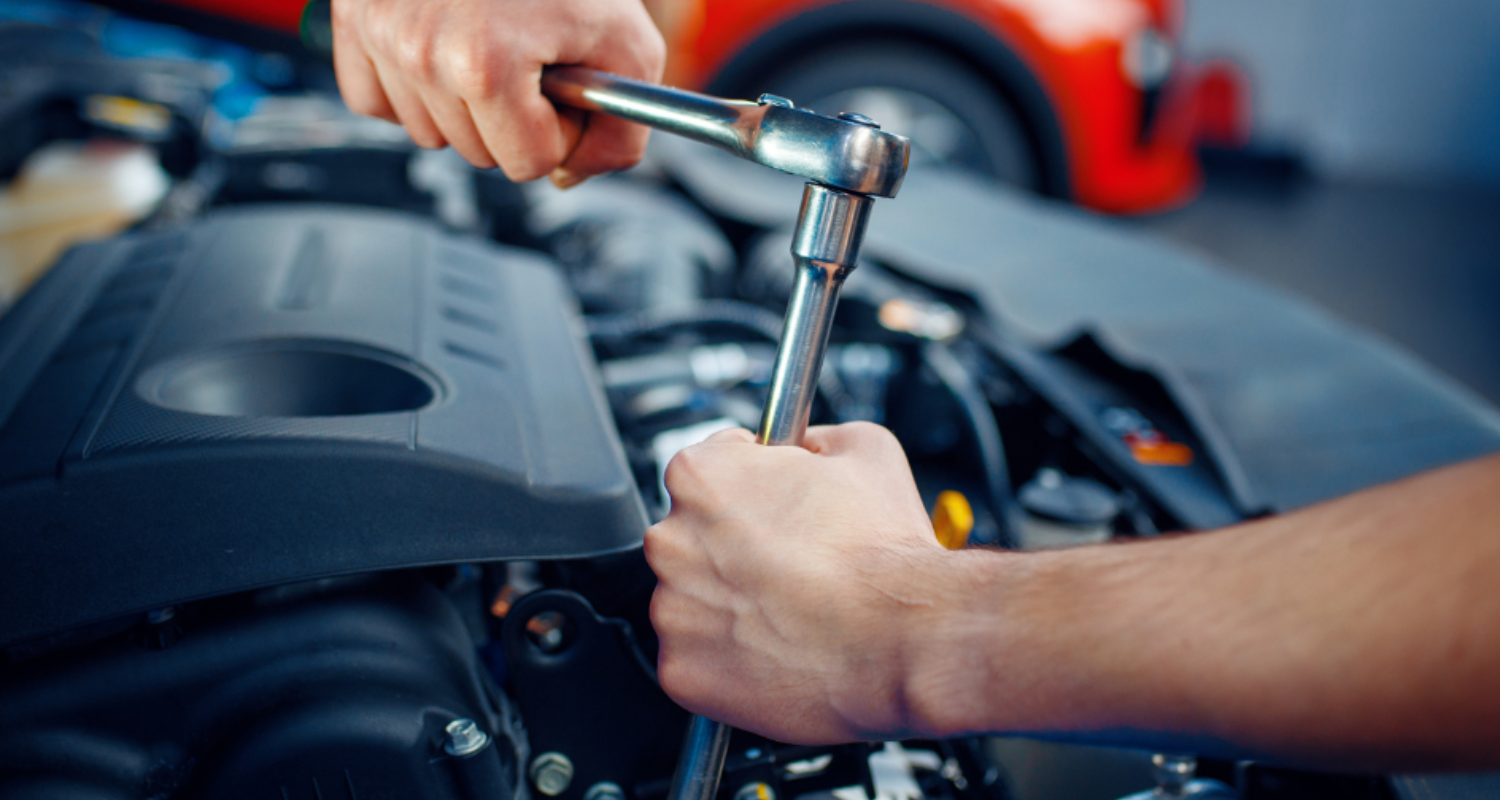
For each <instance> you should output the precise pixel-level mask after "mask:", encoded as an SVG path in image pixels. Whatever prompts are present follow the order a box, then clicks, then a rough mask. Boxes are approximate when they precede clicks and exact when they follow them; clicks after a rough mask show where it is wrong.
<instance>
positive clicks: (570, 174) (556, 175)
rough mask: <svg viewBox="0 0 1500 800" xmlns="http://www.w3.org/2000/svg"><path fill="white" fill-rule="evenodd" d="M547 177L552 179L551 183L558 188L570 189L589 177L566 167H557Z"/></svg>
mask: <svg viewBox="0 0 1500 800" xmlns="http://www.w3.org/2000/svg"><path fill="white" fill-rule="evenodd" d="M547 177H548V178H550V179H551V180H552V185H553V186H556V187H557V188H559V189H571V188H573V187H574V186H577V185H578V184H580V183H583V182H584V181H586V180H588V179H589V176H587V175H579V174H578V173H576V172H574V171H573V170H570V169H568V168H567V167H558V168H557V169H554V170H552V173H551V174H549V175H548V176H547Z"/></svg>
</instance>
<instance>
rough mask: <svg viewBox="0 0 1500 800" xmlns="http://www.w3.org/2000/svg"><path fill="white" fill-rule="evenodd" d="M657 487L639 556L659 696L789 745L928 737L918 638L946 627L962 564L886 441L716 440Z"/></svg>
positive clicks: (834, 432)
mask: <svg viewBox="0 0 1500 800" xmlns="http://www.w3.org/2000/svg"><path fill="white" fill-rule="evenodd" d="M666 484H667V489H668V490H669V491H670V492H671V495H672V512H671V514H670V515H669V516H668V517H667V518H666V519H665V520H663V521H662V522H661V523H660V524H658V525H656V526H655V527H653V528H651V529H650V530H649V531H647V533H646V558H647V559H648V560H649V561H650V563H651V567H652V569H654V570H655V571H656V574H657V576H658V578H659V581H660V583H659V585H658V588H657V590H656V595H655V597H654V599H653V602H652V604H651V619H652V622H653V623H654V625H655V626H656V630H657V633H658V634H659V635H660V637H661V655H660V662H659V674H660V677H661V683H662V687H663V688H664V689H666V691H667V693H668V694H670V695H671V696H672V697H673V698H674V699H676V700H677V701H678V702H679V703H681V704H682V705H683V706H684V707H686V708H688V709H690V710H692V711H695V712H698V713H700V714H703V715H705V716H708V717H710V718H712V719H716V720H720V721H723V722H727V723H729V724H732V725H734V726H736V727H740V728H746V729H749V730H752V731H756V732H758V733H761V734H763V735H766V736H769V737H771V738H774V739H777V740H780V741H786V742H793V743H807V744H811V743H828V742H841V741H851V740H855V739H878V738H892V737H899V736H910V735H918V734H922V733H925V732H928V731H930V730H931V729H932V727H933V726H932V724H931V721H930V720H929V719H927V718H926V716H925V714H924V710H923V709H922V708H921V707H920V705H921V704H920V703H919V702H916V701H915V697H916V696H917V695H919V694H921V692H920V687H914V684H913V680H914V676H915V675H916V674H917V673H918V672H922V673H923V674H930V673H926V672H925V671H924V670H919V669H918V668H919V667H920V666H921V665H920V663H919V662H922V661H923V660H924V659H926V658H929V657H930V656H929V655H928V654H929V653H930V652H931V650H932V648H930V647H927V646H924V643H923V642H922V641H920V640H921V639H925V638H926V637H925V634H926V633H928V632H931V631H933V630H934V629H935V628H938V627H942V626H944V625H946V624H948V621H949V620H950V619H951V615H949V614H948V613H947V611H948V610H949V609H951V606H952V600H953V599H954V597H955V596H956V594H957V593H958V592H960V591H961V588H960V586H959V585H958V583H961V581H957V575H956V573H955V572H954V570H953V566H954V565H955V564H956V563H957V562H958V561H961V560H962V559H963V558H964V557H965V554H963V553H950V552H949V551H947V550H944V549H943V548H942V547H941V546H940V545H938V543H937V541H936V540H935V539H934V537H933V533H932V525H931V523H930V522H929V521H928V518H927V514H926V512H925V509H924V508H923V505H922V500H921V497H920V496H919V495H918V494H917V488H916V485H915V483H914V482H913V480H912V476H911V470H910V468H909V467H908V466H907V462H906V457H905V454H904V453H903V452H902V450H901V445H900V444H898V443H897V442H896V439H895V437H894V436H892V435H891V434H890V433H889V432H888V431H886V430H885V429H884V428H880V427H878V426H875V425H870V424H864V423H855V424H849V425H841V426H838V427H816V428H812V429H809V430H808V432H807V439H806V442H805V445H804V447H764V446H760V445H757V444H755V443H754V439H753V437H752V436H751V435H750V433H749V432H748V431H744V430H734V431H724V432H722V433H719V434H716V435H715V436H713V437H712V438H710V439H709V440H708V441H706V442H704V443H703V444H700V445H697V446H695V447H690V448H688V449H686V450H684V451H682V452H681V453H679V454H678V455H677V457H676V458H674V459H673V460H672V462H671V464H670V465H669V466H668V468H667V473H666ZM956 581H957V582H956ZM934 655H937V656H938V657H940V658H947V656H946V655H944V654H942V653H935V654H934ZM914 688H916V689H917V693H916V694H914V691H913V690H914Z"/></svg>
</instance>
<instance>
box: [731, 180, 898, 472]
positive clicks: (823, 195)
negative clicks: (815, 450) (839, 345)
mask: <svg viewBox="0 0 1500 800" xmlns="http://www.w3.org/2000/svg"><path fill="white" fill-rule="evenodd" d="M873 205H874V201H873V200H871V199H870V198H868V197H865V196H863V195H858V194H852V193H850V192H841V191H839V190H837V189H830V188H828V187H826V186H819V185H817V184H814V183H809V184H808V185H807V188H806V189H804V190H803V192H802V211H801V212H800V213H799V214H798V215H797V230H796V232H795V233H794V234H793V235H792V262H793V264H794V265H795V268H796V270H797V278H796V282H795V283H794V284H793V286H792V297H791V299H790V300H789V301H788V302H787V306H786V325H785V327H783V328H782V332H781V345H780V347H778V348H777V351H776V366H775V367H774V368H773V369H772V372H771V390H770V395H769V396H768V397H767V398H766V408H765V411H763V412H762V415H761V420H760V432H759V434H758V435H757V437H756V439H757V440H758V441H759V442H760V443H761V444H772V445H799V444H801V443H802V435H803V433H805V432H806V431H807V416H808V412H809V411H810V410H811V409H812V399H813V395H814V394H815V393H816V391H817V386H818V375H819V373H820V372H821V371H822V368H823V352H824V350H825V349H827V347H828V332H829V330H830V329H831V328H832V327H833V312H834V310H835V309H836V308H837V307H838V302H839V289H840V288H842V287H843V285H844V279H845V278H847V277H849V273H851V272H853V271H854V267H855V264H857V263H858V261H859V246H860V243H861V242H862V241H863V240H864V235H865V223H867V222H868V221H869V219H870V209H871V207H872V206H873Z"/></svg>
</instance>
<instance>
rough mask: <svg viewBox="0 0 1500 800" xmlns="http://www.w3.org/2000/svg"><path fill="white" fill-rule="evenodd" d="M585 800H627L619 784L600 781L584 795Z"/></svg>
mask: <svg viewBox="0 0 1500 800" xmlns="http://www.w3.org/2000/svg"><path fill="white" fill-rule="evenodd" d="M583 800H625V790H624V789H621V788H620V784H618V783H610V782H609V781H600V782H599V783H596V784H594V785H593V786H590V787H589V790H588V791H587V792H584V793H583Z"/></svg>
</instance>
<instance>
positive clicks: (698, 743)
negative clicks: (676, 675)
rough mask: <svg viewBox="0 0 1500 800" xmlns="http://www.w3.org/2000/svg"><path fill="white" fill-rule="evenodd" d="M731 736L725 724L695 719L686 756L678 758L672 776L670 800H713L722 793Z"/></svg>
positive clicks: (684, 745) (685, 747) (685, 744)
mask: <svg viewBox="0 0 1500 800" xmlns="http://www.w3.org/2000/svg"><path fill="white" fill-rule="evenodd" d="M729 732H730V730H729V726H728V725H725V724H724V723H722V722H714V721H713V720H711V719H709V718H707V717H700V716H698V715H697V714H694V715H693V719H692V721H691V722H689V723H688V731H687V738H685V739H683V741H682V755H680V756H678V757H677V771H676V772H673V773H672V789H671V791H670V792H668V794H667V800H712V798H713V796H714V794H715V793H716V792H718V790H719V776H720V774H722V773H723V772H724V754H725V753H727V752H728V751H729Z"/></svg>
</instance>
